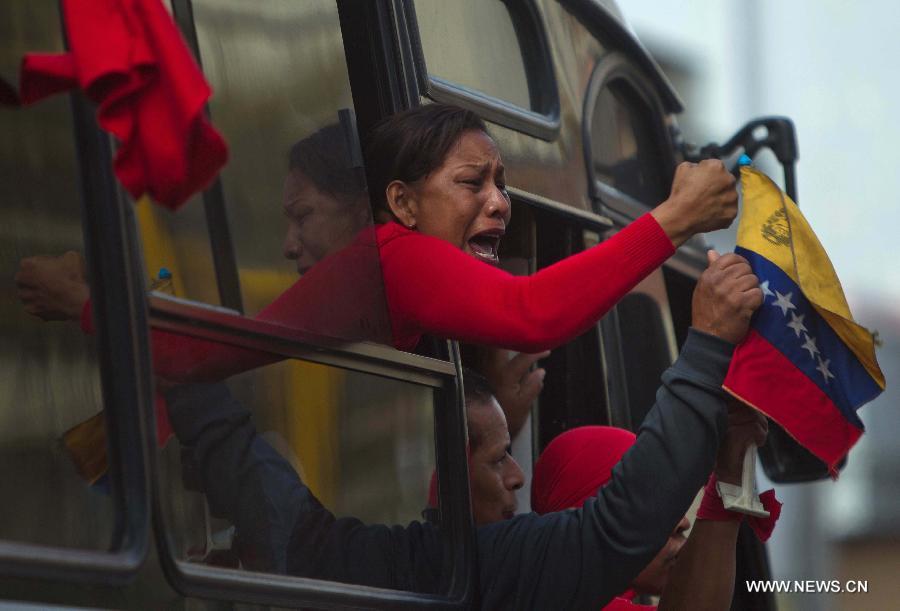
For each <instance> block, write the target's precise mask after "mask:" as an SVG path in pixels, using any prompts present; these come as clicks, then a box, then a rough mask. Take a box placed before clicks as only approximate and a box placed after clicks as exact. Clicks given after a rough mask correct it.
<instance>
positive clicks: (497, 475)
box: [422, 367, 525, 526]
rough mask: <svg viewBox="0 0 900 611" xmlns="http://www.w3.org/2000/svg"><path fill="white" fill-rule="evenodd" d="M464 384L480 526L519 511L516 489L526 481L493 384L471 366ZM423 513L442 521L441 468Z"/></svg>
mask: <svg viewBox="0 0 900 611" xmlns="http://www.w3.org/2000/svg"><path fill="white" fill-rule="evenodd" d="M463 383H464V388H465V399H466V430H467V432H468V435H469V444H468V446H467V448H466V449H467V452H468V454H467V457H468V461H469V488H470V490H471V492H472V518H473V519H474V520H475V525H476V526H484V525H486V524H493V523H494V522H499V521H500V520H505V519H508V518H511V517H513V516H514V515H515V514H516V510H517V509H518V507H519V502H518V499H517V498H516V491H517V490H519V489H520V488H521V487H522V486H523V485H524V484H525V473H524V472H523V471H522V467H520V466H519V463H518V462H517V461H516V459H515V458H513V455H512V439H511V435H512V432H511V431H510V428H509V426H508V425H507V419H506V410H505V409H503V408H502V406H501V405H500V402H499V400H498V399H497V397H496V394H495V391H494V387H493V385H492V384H491V383H490V382H489V381H488V379H487V378H486V377H485V376H483V375H481V374H480V373H478V372H477V371H475V370H473V369H471V368H468V367H464V368H463ZM422 515H423V516H424V517H425V519H426V520H428V521H430V522H434V523H438V522H439V521H440V512H439V510H438V480H437V471H434V472H432V474H431V481H430V483H429V486H428V501H427V503H426V506H425V510H424V511H423V512H422Z"/></svg>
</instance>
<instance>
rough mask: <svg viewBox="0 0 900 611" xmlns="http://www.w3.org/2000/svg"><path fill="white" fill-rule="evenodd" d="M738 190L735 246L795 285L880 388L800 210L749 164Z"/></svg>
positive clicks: (864, 340) (860, 332)
mask: <svg viewBox="0 0 900 611" xmlns="http://www.w3.org/2000/svg"><path fill="white" fill-rule="evenodd" d="M741 190H742V201H743V207H742V210H741V220H740V223H739V224H738V232H737V245H738V246H742V247H744V248H746V249H747V250H752V251H753V252H755V253H757V254H759V255H761V256H763V257H765V258H766V259H768V260H769V261H771V262H772V263H774V264H775V265H777V266H778V267H780V268H781V269H782V271H784V273H786V274H787V275H788V276H789V277H790V278H791V279H792V280H793V281H794V282H796V283H797V286H799V287H800V289H801V290H802V291H803V294H804V295H805V296H806V298H807V299H808V300H809V302H810V303H811V304H812V306H813V307H814V308H815V309H816V311H818V312H819V314H821V315H822V317H823V318H824V319H825V320H826V322H828V324H829V325H830V326H831V328H832V329H834V332H835V333H836V334H837V335H838V337H840V338H841V340H842V341H843V342H844V343H845V344H846V345H847V347H848V348H849V349H850V350H851V351H852V352H853V354H855V355H856V358H857V359H859V362H860V363H861V364H862V366H863V367H865V369H866V371H867V372H868V373H869V375H871V376H872V379H874V380H875V382H876V383H877V384H878V385H879V386H880V387H881V388H884V374H883V373H882V372H881V369H880V368H879V367H878V361H876V359H875V342H874V340H873V338H872V334H871V333H869V331H868V330H866V329H865V328H864V327H861V326H860V325H858V324H856V322H854V321H853V315H852V314H851V313H850V307H849V306H848V305H847V300H846V298H845V297H844V291H843V290H842V289H841V283H840V281H839V280H838V277H837V273H835V271H834V267H833V266H832V265H831V261H830V260H829V258H828V255H827V254H826V252H825V249H824V248H822V245H821V244H820V243H819V239H818V238H817V237H816V234H815V232H813V230H812V227H810V226H809V223H807V222H806V219H805V218H804V217H803V215H802V214H801V213H800V208H798V207H797V204H795V203H794V202H793V201H791V198H790V197H788V196H787V195H785V194H784V193H782V191H781V189H779V188H778V186H777V185H776V184H775V183H774V182H772V180H771V179H770V178H769V177H768V176H766V175H765V174H763V173H762V172H760V171H759V170H756V169H754V168H752V167H750V166H744V167H742V168H741ZM800 253H802V255H800Z"/></svg>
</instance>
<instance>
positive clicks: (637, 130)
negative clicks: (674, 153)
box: [591, 80, 667, 206]
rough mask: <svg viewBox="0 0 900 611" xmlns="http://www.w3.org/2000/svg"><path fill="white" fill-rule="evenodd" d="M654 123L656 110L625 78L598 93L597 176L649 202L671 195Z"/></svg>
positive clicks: (595, 122)
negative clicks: (652, 109) (668, 191)
mask: <svg viewBox="0 0 900 611" xmlns="http://www.w3.org/2000/svg"><path fill="white" fill-rule="evenodd" d="M653 125H654V116H653V113H652V111H651V110H650V108H649V107H648V106H647V104H646V103H645V102H644V101H643V100H642V99H641V97H640V96H639V95H637V93H636V92H635V91H634V89H633V88H632V87H631V86H630V85H628V84H627V83H625V82H624V81H621V80H614V81H612V82H611V83H610V84H609V85H608V86H606V87H604V88H603V89H602V90H601V91H600V93H599V94H598V96H597V100H596V102H595V105H594V110H593V120H592V123H591V148H592V153H593V159H594V164H593V168H592V170H593V172H594V177H595V179H596V180H600V181H602V182H604V183H606V184H608V185H611V186H613V187H615V188H616V189H618V190H619V191H622V192H623V193H626V194H628V195H630V196H631V197H633V198H635V199H637V200H638V201H640V202H643V203H645V204H647V205H648V206H655V205H656V204H658V203H660V202H661V201H663V200H664V199H665V197H666V195H667V193H666V187H665V181H664V179H663V177H662V174H661V171H662V168H663V167H664V162H663V157H662V151H661V149H660V146H659V142H658V140H657V138H656V135H655V132H654V130H653Z"/></svg>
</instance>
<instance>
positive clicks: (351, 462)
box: [0, 0, 774, 609]
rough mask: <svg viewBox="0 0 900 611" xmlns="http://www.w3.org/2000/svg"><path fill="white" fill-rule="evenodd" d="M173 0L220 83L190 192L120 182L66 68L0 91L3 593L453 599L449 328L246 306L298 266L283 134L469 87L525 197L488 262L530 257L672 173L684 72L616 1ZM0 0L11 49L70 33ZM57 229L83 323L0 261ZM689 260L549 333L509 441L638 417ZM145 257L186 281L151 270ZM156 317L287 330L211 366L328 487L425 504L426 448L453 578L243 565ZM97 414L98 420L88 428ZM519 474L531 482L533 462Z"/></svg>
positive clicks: (384, 509)
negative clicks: (413, 342) (340, 329)
mask: <svg viewBox="0 0 900 611" xmlns="http://www.w3.org/2000/svg"><path fill="white" fill-rule="evenodd" d="M167 4H168V3H167ZM169 9H170V10H171V12H172V14H173V17H174V18H175V21H176V23H177V25H178V27H179V28H180V29H181V31H182V34H183V35H184V37H185V40H186V41H187V42H188V45H189V46H190V47H191V49H192V50H193V52H194V53H195V54H196V56H197V58H198V60H199V62H200V64H201V66H202V68H203V71H204V73H205V75H206V77H207V79H208V80H209V82H210V84H211V85H212V87H213V89H214V91H215V94H214V96H213V98H212V99H211V101H210V104H209V109H208V111H209V114H210V117H211V119H212V122H213V124H214V125H215V126H216V127H217V129H219V130H220V131H221V132H222V134H223V135H224V136H225V138H226V140H227V142H228V144H229V147H230V156H231V160H230V162H229V164H228V166H226V168H225V169H224V170H223V172H222V174H221V175H220V177H219V178H217V179H216V181H215V182H214V183H213V184H212V185H211V186H210V187H209V189H207V190H206V191H205V192H204V193H202V194H198V195H197V196H195V197H194V198H192V199H191V200H190V201H189V202H188V203H186V204H185V205H184V206H183V207H182V208H181V209H180V210H179V211H178V212H175V213H172V212H168V211H166V210H163V209H161V208H159V207H157V206H155V205H154V204H153V203H152V202H150V201H149V199H147V198H146V197H145V198H141V199H140V200H138V201H132V200H131V199H130V198H129V197H128V196H127V194H125V193H124V191H123V190H122V189H121V188H120V187H119V186H118V185H117V183H116V182H115V179H114V176H113V174H112V171H111V158H112V156H113V155H114V153H115V143H114V142H112V141H111V139H110V138H109V137H108V136H107V135H106V134H104V133H103V132H101V131H100V130H99V129H98V127H97V125H96V120H95V118H94V113H95V108H94V107H93V106H92V105H91V104H90V103H89V102H87V101H86V100H85V98H84V97H82V96H81V95H80V94H73V95H72V96H70V97H57V98H54V99H50V100H47V101H45V102H42V103H41V104H39V105H36V106H34V107H32V108H28V109H19V110H15V111H14V110H7V109H3V110H2V111H0V129H2V130H3V133H4V135H5V137H4V139H3V141H4V144H3V149H2V161H0V164H2V165H0V167H2V175H0V180H2V181H3V193H4V197H5V199H6V203H5V205H4V206H3V207H2V208H0V216H2V218H3V219H4V222H3V223H2V226H3V227H4V232H5V239H4V240H3V247H2V252H3V254H2V257H0V265H2V266H3V273H2V277H3V278H6V279H7V280H4V281H3V282H4V285H3V289H2V295H3V300H2V304H3V309H4V314H5V315H4V317H3V331H2V334H3V342H2V346H0V354H2V358H3V366H2V367H0V375H3V376H4V379H5V383H4V384H2V385H0V388H2V390H0V393H3V396H4V401H3V409H2V420H0V453H2V460H0V490H2V495H0V496H2V498H3V499H4V502H3V509H2V510H0V511H2V519H0V599H2V600H4V601H9V602H10V603H11V602H12V601H20V602H23V603H31V604H34V605H36V606H38V607H44V606H47V605H63V606H75V607H99V608H134V609H162V608H167V609H168V608H171V609H181V608H183V609H207V608H209V609H218V608H232V607H236V608H256V607H257V606H266V605H272V606H279V607H294V606H299V607H304V608H354V609H355V608H391V609H393V608H447V609H449V608H459V609H462V608H469V607H470V606H471V605H472V604H473V601H474V600H475V598H474V597H475V591H476V582H475V580H476V576H477V572H476V564H475V563H476V559H475V554H474V542H473V522H472V517H471V510H470V504H469V492H468V483H467V476H466V466H465V461H466V457H465V417H464V409H463V404H462V399H461V392H460V391H461V382H460V373H461V364H460V361H461V358H460V356H459V355H460V351H459V347H458V346H457V344H456V343H454V342H439V341H435V342H432V343H433V349H432V350H431V351H430V352H429V353H428V356H423V355H421V354H409V353H405V352H401V351H398V350H394V349H393V348H388V347H385V346H384V345H380V344H376V343H373V342H371V341H366V340H367V337H363V336H359V337H342V338H339V339H340V340H341V341H338V342H335V341H327V340H322V339H320V338H319V337H318V336H317V334H316V329H296V328H290V327H289V326H287V325H284V326H279V325H278V324H257V323H256V321H254V320H253V317H254V316H255V315H256V314H257V313H258V312H259V311H260V310H261V309H262V308H264V306H265V305H266V304H268V303H270V302H271V301H272V300H273V299H275V298H276V297H277V296H278V295H279V294H280V293H281V292H282V291H283V290H285V289H286V288H287V287H289V286H290V285H291V284H292V283H293V282H295V281H296V279H297V274H296V270H295V269H294V266H293V264H291V263H290V262H287V261H285V260H284V257H283V253H282V238H283V235H284V227H283V225H284V218H283V211H282V203H281V200H282V189H283V185H284V176H285V174H286V172H287V169H288V163H287V155H288V151H289V150H290V148H291V146H292V144H293V143H294V142H296V141H298V140H299V139H302V138H304V137H306V136H307V135H309V134H311V133H313V132H315V131H316V130H318V129H321V128H322V127H324V126H326V125H329V124H339V125H341V126H342V127H343V128H344V130H345V133H346V134H347V135H348V138H350V139H351V141H353V147H354V148H355V150H358V149H359V147H360V146H364V144H365V135H366V133H367V131H368V129H369V128H370V127H371V126H372V125H373V124H374V123H375V122H376V121H377V120H379V119H380V118H382V117H384V116H386V115H388V114H390V113H393V112H396V111H399V110H402V109H404V108H408V107H411V106H415V105H418V104H423V103H431V102H434V101H438V102H449V103H454V104H458V105H461V106H464V107H466V108H470V109H472V110H474V111H476V112H477V113H478V114H479V115H480V116H482V117H483V118H484V119H485V120H486V121H487V123H488V126H489V129H490V131H491V134H492V136H493V137H494V138H495V139H496V141H497V142H498V144H499V147H500V149H501V151H502V154H503V160H504V163H505V165H506V168H507V178H508V183H509V185H510V189H509V190H510V195H511V198H512V202H513V222H512V224H511V225H510V228H509V232H508V234H507V236H506V238H505V240H504V245H503V250H502V251H501V259H502V261H503V263H502V265H503V266H504V267H505V268H506V269H508V270H509V271H511V272H512V273H516V274H524V273H531V272H534V271H536V270H539V269H541V268H543V267H546V266H547V265H550V264H552V263H554V262H555V261H558V260H560V259H562V258H564V257H566V256H568V255H570V254H573V253H575V252H578V251H580V250H583V249H585V248H588V247H590V246H591V245H593V244H596V243H598V242H600V241H602V240H605V239H607V238H608V237H609V236H610V235H612V234H613V233H615V232H616V231H617V230H619V229H621V228H622V227H623V226H624V225H626V224H627V223H629V222H630V221H631V220H633V219H635V218H636V217H637V216H639V215H641V214H643V213H645V212H646V211H648V210H650V209H652V207H653V206H654V205H656V204H658V203H659V202H661V201H662V200H663V199H665V197H666V196H667V194H668V190H669V186H670V184H671V180H672V176H673V172H674V169H675V166H676V165H677V164H678V163H679V162H680V161H683V160H684V159H685V158H686V156H687V157H690V153H689V152H687V151H689V149H688V148H686V146H685V145H684V142H683V139H682V136H681V134H680V132H679V130H678V125H677V122H676V120H675V116H676V115H677V114H678V113H679V112H680V111H681V110H682V105H681V101H680V99H679V97H678V95H677V93H676V92H675V91H674V90H673V89H672V87H671V85H670V84H669V82H668V81H667V79H666V77H665V76H664V75H663V73H662V72H661V71H660V69H659V68H658V67H657V65H656V64H655V62H654V61H653V59H652V58H651V57H650V55H649V54H648V53H647V52H646V50H645V49H644V48H643V47H642V46H641V45H640V43H639V42H638V41H637V40H636V39H635V38H634V36H633V35H632V34H631V32H630V30H629V29H628V27H627V25H626V24H625V23H624V22H623V20H622V17H621V14H620V13H619V11H618V9H617V8H616V7H615V5H614V4H612V3H607V2H599V1H594V0H565V1H562V2H556V1H554V0H520V1H514V0H506V1H499V0H492V1H491V2H483V1H482V0H459V1H454V2H438V1H437V0H415V1H414V0H372V1H371V2H365V3H357V2H352V1H350V0H337V2H335V1H334V0H306V1H299V0H258V1H256V2H252V3H248V2H243V1H242V0H171V3H170V4H169ZM0 16H2V18H0V31H2V32H3V36H2V37H0V40H2V41H3V42H2V45H3V46H2V54H0V55H2V64H0V69H2V71H3V72H2V75H3V76H5V77H7V78H10V77H11V76H13V75H14V73H15V70H16V68H17V62H18V61H19V59H20V58H21V56H22V54H23V53H25V52H28V51H61V50H63V49H64V35H63V30H62V27H61V16H60V11H59V6H58V4H57V2H54V1H50V0H41V1H39V2H28V3H24V2H18V3H5V4H4V5H3V6H2V7H0ZM359 169H360V171H364V168H362V165H361V162H360V168H359ZM68 250H75V251H78V252H81V253H84V255H85V257H86V261H87V275H88V277H89V278H90V283H91V295H92V307H93V313H94V318H93V320H94V322H95V325H96V332H95V333H94V334H85V333H83V332H82V331H81V330H80V329H78V328H77V324H72V323H61V322H56V323H43V322H40V321H38V320H36V319H35V318H33V317H29V316H28V315H27V314H26V313H25V312H24V311H23V310H22V307H21V304H20V303H19V301H18V299H17V297H16V293H15V287H14V285H13V284H12V282H11V280H10V279H11V278H12V277H13V275H14V274H15V270H16V268H17V266H18V265H19V261H20V260H21V259H22V258H24V257H29V256H34V255H39V254H48V255H59V254H61V253H63V252H65V251H68ZM373 257H374V255H373ZM372 262H373V264H374V266H373V268H372V269H373V270H374V271H373V273H374V274H377V271H378V270H377V261H375V259H374V258H373V261H372ZM704 267H705V255H704V243H703V241H702V239H694V240H692V241H691V242H689V243H688V244H686V245H684V246H683V247H681V248H680V249H679V251H678V252H677V253H676V255H675V256H674V257H672V258H671V260H670V261H669V262H667V263H666V264H665V265H664V266H663V267H662V268H661V269H659V270H657V271H655V272H654V273H653V274H651V275H650V276H649V277H648V278H647V279H646V280H644V281H643V282H642V283H641V284H640V285H639V286H638V287H637V288H635V289H634V290H633V291H632V292H631V293H630V294H629V295H628V296H626V297H625V298H624V299H623V300H622V302H621V303H620V304H619V305H618V306H617V307H616V308H615V309H614V310H613V311H612V312H611V313H610V314H609V315H607V316H606V317H605V318H604V319H603V320H602V321H601V322H600V323H599V324H598V325H596V327H595V328H592V329H590V330H589V331H587V332H586V333H585V334H583V335H582V336H580V337H579V338H577V339H575V340H573V341H572V342H570V343H568V344H567V345H565V346H562V347H560V348H559V349H557V350H555V351H554V352H553V353H552V355H551V356H550V357H549V358H548V359H547V360H546V362H545V363H544V364H543V365H542V366H544V367H545V368H546V369H547V372H548V373H547V377H546V379H545V387H544V391H543V392H542V394H541V396H540V398H539V401H538V404H536V405H535V406H534V408H533V411H532V416H531V418H530V419H529V421H528V423H527V424H526V428H525V430H524V431H523V432H522V433H521V434H520V436H519V437H518V438H517V440H516V441H515V443H514V448H515V453H516V456H517V457H518V459H519V462H520V463H522V464H523V467H524V468H525V470H526V472H529V473H530V465H531V462H532V461H533V459H534V458H535V457H536V456H537V455H538V453H539V452H540V450H541V449H542V448H543V447H544V446H546V444H547V443H548V442H549V441H550V440H551V439H553V438H554V437H555V436H556V435H558V434H559V433H560V432H562V431H564V430H566V429H568V428H572V427H574V426H579V425H584V424H609V425H614V426H621V427H625V428H629V429H632V430H636V429H637V427H638V426H639V424H640V422H641V420H642V419H643V417H644V415H645V414H646V412H647V410H648V409H649V407H650V406H651V405H652V403H653V398H654V394H655V391H656V388H657V386H658V381H659V377H660V374H661V373H662V371H663V370H664V369H665V368H666V367H668V366H669V365H670V364H671V363H672V361H673V359H674V358H675V356H676V354H677V352H678V348H679V346H680V345H681V343H682V342H683V341H684V339H685V336H686V333H687V329H688V327H689V326H690V316H691V311H690V305H691V294H692V290H693V286H694V284H695V282H696V279H697V278H698V276H699V274H700V273H701V272H702V270H703V268H704ZM161 268H166V269H168V270H169V271H170V272H171V276H172V279H171V283H170V285H169V286H170V287H171V288H170V289H169V292H170V293H174V295H172V294H164V293H161V292H159V291H156V292H150V293H148V289H149V288H150V285H151V282H152V280H153V278H155V277H156V276H157V274H158V272H159V270H160V269H161ZM376 277H377V276H376ZM560 298H561V299H565V298H566V296H564V295H561V296H560ZM346 307H348V304H341V303H338V304H335V308H338V309H341V308H346ZM371 307H372V308H379V307H381V308H383V307H384V304H383V303H374V302H373V303H372V304H371ZM372 319H373V320H382V321H383V320H384V312H381V313H380V314H379V315H378V316H374V315H373V317H372ZM149 329H154V330H155V331H165V332H168V333H170V334H183V335H186V336H193V337H199V338H205V339H210V340H214V341H218V342H222V343H223V344H228V345H237V346H244V347H249V348H253V349H258V350H264V351H267V352H270V353H272V354H277V355H279V356H280V357H283V358H284V360H282V361H280V362H278V363H274V364H271V365H266V366H265V367H261V368H259V369H255V370H252V371H248V372H246V373H242V374H240V375H238V376H235V377H233V378H231V379H230V380H229V381H228V385H229V387H230V389H231V391H232V393H233V394H234V395H235V396H236V397H238V398H239V399H240V400H241V401H242V402H243V403H245V404H246V405H248V406H249V407H250V408H251V409H252V411H253V413H254V419H255V421H256V425H257V428H258V429H259V430H260V431H261V432H262V433H263V435H264V436H265V437H266V439H267V440H268V441H269V442H270V443H271V444H272V445H273V446H274V447H275V448H276V449H277V450H278V451H279V452H280V453H281V454H282V455H283V456H284V457H285V458H286V459H287V460H288V461H289V462H291V464H292V465H293V466H294V467H295V469H296V470H297V471H298V473H299V474H300V475H301V476H302V478H303V480H304V481H305V482H306V483H307V484H308V485H309V486H310V488H311V489H312V490H313V491H314V492H315V494H316V496H317V497H318V498H319V499H321V500H322V502H323V503H324V504H325V505H326V506H328V507H329V508H331V509H332V510H333V511H334V512H335V513H336V514H337V515H353V516H358V517H360V518H362V519H363V520H364V521H368V522H381V523H405V522H408V521H411V520H415V519H420V516H419V512H420V510H421V509H422V508H423V506H424V502H425V498H426V494H427V487H428V479H429V476H430V474H431V472H432V470H433V469H437V471H438V473H439V475H440V478H441V482H442V486H441V491H440V501H441V516H442V520H441V529H442V536H443V537H444V541H445V544H446V548H447V550H448V553H447V554H445V556H446V558H445V563H444V566H443V568H442V570H443V571H444V572H445V574H446V578H445V582H446V588H445V592H444V593H443V594H442V595H428V596H426V595H422V594H417V593H414V592H399V591H398V592H394V591H386V590H378V589H374V588H366V587H362V586H358V585H353V584H343V583H335V582H326V581H319V580H313V579H303V578H291V577H285V576H281V575H271V574H265V573H259V572H252V571H247V570H241V569H240V568H237V564H236V563H237V561H236V559H235V554H234V553H233V550H232V548H233V546H234V544H235V542H234V533H233V528H232V525H231V524H229V522H228V521H227V520H226V519H224V518H223V517H222V516H218V515H214V512H212V511H211V510H210V508H209V505H208V503H207V502H206V500H205V498H204V496H203V495H202V493H200V492H199V487H198V486H197V484H196V473H192V468H193V467H192V465H191V464H190V461H189V460H187V459H186V454H185V453H184V452H182V449H181V448H180V446H179V444H178V442H177V440H175V439H168V440H166V439H162V438H161V436H160V434H159V433H158V428H159V424H158V422H157V417H158V412H157V409H156V398H155V394H154V392H155V391H154V371H153V367H154V364H153V359H152V356H151V350H150V344H151V341H150V338H151V335H150V331H149ZM97 414H102V415H100V416H97ZM91 418H95V424H96V423H97V422H99V423H101V427H100V430H102V431H105V433H104V434H105V442H104V438H101V439H100V441H99V442H98V441H97V439H93V440H91V439H90V438H87V439H85V437H87V435H86V434H81V433H79V431H81V432H82V433H83V432H84V431H85V430H89V429H86V428H79V426H86V425H84V423H85V422H86V421H89V420H90V419H91ZM90 430H94V432H95V434H99V433H97V432H96V431H97V429H90ZM79 444H81V445H79ZM98 448H99V450H100V452H99V454H97V450H98ZM79 450H81V451H83V452H82V454H78V452H79ZM91 452H94V453H93V454H92V453H91ZM79 456H80V457H81V460H82V462H78V457H79ZM85 457H86V458H85ZM91 460H93V461H94V462H93V463H92V462H91ZM85 461H86V462H85ZM97 461H101V463H102V464H100V463H97ZM102 461H105V462H102ZM521 501H522V502H521V503H520V506H521V509H522V510H527V509H528V497H527V488H526V489H525V490H524V491H523V492H522V498H521ZM737 553H738V577H737V581H738V583H743V580H744V579H764V578H766V577H767V575H768V568H767V567H768V565H767V560H766V553H765V548H764V547H763V546H762V545H761V544H759V543H758V542H757V541H756V540H755V539H754V538H753V537H752V536H748V533H747V532H744V531H742V532H741V536H740V540H739V544H738V551H737ZM733 608H735V609H751V608H752V609H774V600H773V599H772V597H771V595H767V594H762V593H756V594H750V593H746V592H741V591H740V588H738V589H737V591H736V596H735V602H734V606H733Z"/></svg>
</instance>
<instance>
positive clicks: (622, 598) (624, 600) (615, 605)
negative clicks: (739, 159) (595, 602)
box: [602, 590, 656, 611]
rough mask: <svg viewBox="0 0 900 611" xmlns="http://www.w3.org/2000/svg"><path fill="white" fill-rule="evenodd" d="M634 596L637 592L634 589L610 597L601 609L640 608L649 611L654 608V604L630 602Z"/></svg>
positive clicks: (625, 609) (636, 610)
mask: <svg viewBox="0 0 900 611" xmlns="http://www.w3.org/2000/svg"><path fill="white" fill-rule="evenodd" d="M635 596H637V593H636V592H635V591H634V590H628V591H627V592H623V593H622V594H621V595H619V596H616V597H615V598H614V599H612V601H611V602H610V603H609V604H608V605H606V606H605V607H603V610H602V611H639V610H640V609H645V610H646V611H650V610H652V609H656V605H639V604H637V603H633V602H631V599H632V598H634V597H635Z"/></svg>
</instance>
